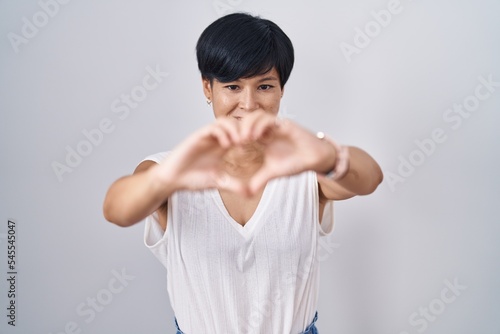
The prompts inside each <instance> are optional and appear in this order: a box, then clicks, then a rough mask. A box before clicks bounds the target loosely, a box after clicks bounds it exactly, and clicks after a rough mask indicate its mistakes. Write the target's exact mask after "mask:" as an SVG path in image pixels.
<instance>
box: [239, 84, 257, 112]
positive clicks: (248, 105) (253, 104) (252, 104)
mask: <svg viewBox="0 0 500 334" xmlns="http://www.w3.org/2000/svg"><path fill="white" fill-rule="evenodd" d="M256 93H257V92H255V91H253V90H251V89H245V90H244V91H243V92H242V93H241V94H240V101H239V108H240V109H241V110H244V111H247V112H249V111H254V110H257V109H259V108H260V106H259V102H258V98H257V95H256Z"/></svg>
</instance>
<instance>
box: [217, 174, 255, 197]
mask: <svg viewBox="0 0 500 334" xmlns="http://www.w3.org/2000/svg"><path fill="white" fill-rule="evenodd" d="M212 180H213V183H214V185H215V187H216V188H218V189H224V190H228V191H231V192H234V193H237V194H242V195H246V194H247V193H248V187H247V186H246V185H245V184H244V183H243V182H242V181H241V180H240V179H238V178H235V177H233V176H231V175H229V174H227V173H225V172H220V173H213V174H212Z"/></svg>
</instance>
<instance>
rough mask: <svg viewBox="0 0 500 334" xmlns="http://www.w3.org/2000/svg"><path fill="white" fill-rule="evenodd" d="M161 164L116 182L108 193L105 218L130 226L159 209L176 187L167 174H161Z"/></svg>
mask: <svg viewBox="0 0 500 334" xmlns="http://www.w3.org/2000/svg"><path fill="white" fill-rule="evenodd" d="M158 171H159V165H157V164H155V165H154V166H151V167H150V168H148V169H147V170H145V171H142V172H139V173H136V174H134V175H129V176H125V177H122V178H121V179H118V180H117V181H116V182H114V183H113V184H112V185H111V187H110V188H109V190H108V193H107V194H106V198H105V200H104V205H103V213H104V217H105V218H106V220H108V221H110V222H112V223H114V224H116V225H119V226H122V227H126V226H131V225H134V224H136V223H138V222H140V221H141V220H142V219H144V218H145V217H147V216H148V215H150V214H151V213H153V212H154V211H155V210H157V209H158V208H159V207H160V206H161V205H162V204H163V203H165V201H166V200H167V198H168V197H169V196H170V195H171V194H172V193H173V192H174V191H175V190H176V189H175V187H174V185H173V183H172V182H167V178H165V177H162V178H159V176H158Z"/></svg>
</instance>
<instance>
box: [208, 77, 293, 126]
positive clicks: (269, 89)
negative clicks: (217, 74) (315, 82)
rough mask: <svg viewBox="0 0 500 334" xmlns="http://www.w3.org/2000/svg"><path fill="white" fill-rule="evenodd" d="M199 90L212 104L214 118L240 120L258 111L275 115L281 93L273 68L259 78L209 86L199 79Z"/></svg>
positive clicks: (214, 82) (214, 83) (215, 83)
mask: <svg viewBox="0 0 500 334" xmlns="http://www.w3.org/2000/svg"><path fill="white" fill-rule="evenodd" d="M203 91H204V93H205V96H206V97H207V99H208V100H210V101H212V105H213V110H214V115H215V117H216V118H219V117H233V118H234V119H236V120H241V119H242V118H244V117H245V115H247V114H248V113H251V112H252V111H255V110H258V109H261V110H263V111H265V112H268V113H271V114H273V115H277V114H278V111H279V107H280V101H281V97H282V96H283V91H284V90H283V89H281V86H280V81H279V76H278V71H276V69H275V68H273V69H272V70H270V71H269V72H267V73H265V74H262V75H257V76H255V77H251V78H246V79H238V80H236V81H232V82H227V83H222V82H219V81H217V80H216V79H214V80H213V84H212V85H210V81H209V80H207V79H203Z"/></svg>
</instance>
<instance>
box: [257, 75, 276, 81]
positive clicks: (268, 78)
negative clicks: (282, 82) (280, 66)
mask: <svg viewBox="0 0 500 334" xmlns="http://www.w3.org/2000/svg"><path fill="white" fill-rule="evenodd" d="M272 80H276V81H278V78H276V77H275V76H270V77H265V78H262V79H260V80H259V82H263V81H272Z"/></svg>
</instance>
